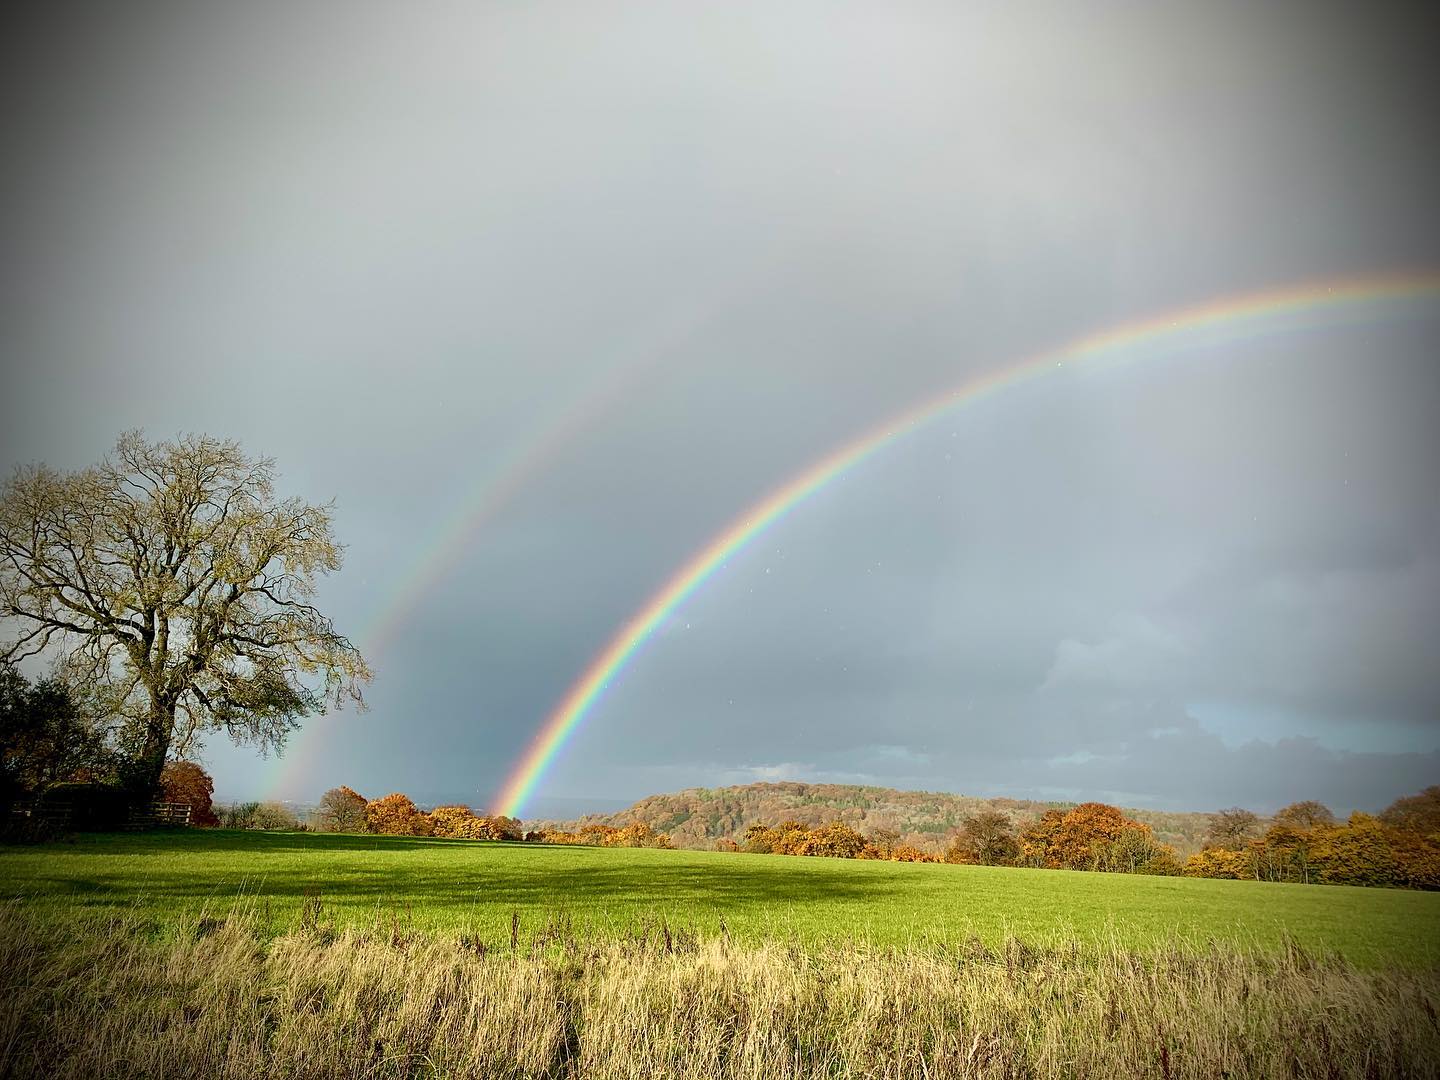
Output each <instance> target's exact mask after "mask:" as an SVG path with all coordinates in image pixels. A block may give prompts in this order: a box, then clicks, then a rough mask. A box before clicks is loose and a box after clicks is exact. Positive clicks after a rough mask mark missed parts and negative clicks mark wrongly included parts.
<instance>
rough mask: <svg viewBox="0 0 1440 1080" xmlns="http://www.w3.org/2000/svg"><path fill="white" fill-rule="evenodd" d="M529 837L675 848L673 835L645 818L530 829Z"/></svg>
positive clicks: (559, 841)
mask: <svg viewBox="0 0 1440 1080" xmlns="http://www.w3.org/2000/svg"><path fill="white" fill-rule="evenodd" d="M525 839H527V840H536V841H538V842H540V843H542V844H586V845H589V846H592V847H628V848H671V847H674V846H675V845H674V844H672V843H671V842H670V837H669V836H668V835H666V834H665V833H663V832H659V831H657V830H656V829H654V828H653V827H652V826H650V825H648V824H646V823H645V822H643V821H632V822H631V823H630V824H628V825H625V826H623V827H618V828H617V827H616V826H614V825H602V824H598V823H593V824H590V825H585V826H583V827H581V828H579V829H577V830H576V831H574V832H565V831H563V830H557V829H544V830H540V831H537V832H531V833H527V834H526V835H525Z"/></svg>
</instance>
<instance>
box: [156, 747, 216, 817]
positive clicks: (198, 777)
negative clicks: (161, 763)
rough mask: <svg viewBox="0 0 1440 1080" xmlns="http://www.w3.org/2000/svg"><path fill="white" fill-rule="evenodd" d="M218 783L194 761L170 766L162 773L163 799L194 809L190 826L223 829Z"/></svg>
mask: <svg viewBox="0 0 1440 1080" xmlns="http://www.w3.org/2000/svg"><path fill="white" fill-rule="evenodd" d="M214 795H215V781H213V780H211V779H210V774H209V773H207V772H206V771H205V770H204V769H202V768H201V767H200V766H199V765H196V764H195V763H194V762H193V761H171V762H167V763H166V765H165V768H164V769H163V770H161V772H160V798H161V799H163V800H164V801H165V802H174V803H184V804H186V805H187V806H189V807H190V824H192V825H219V824H220V819H219V817H217V816H216V814H215V805H214V802H213V798H214Z"/></svg>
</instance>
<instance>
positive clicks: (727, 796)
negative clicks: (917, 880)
mask: <svg viewBox="0 0 1440 1080" xmlns="http://www.w3.org/2000/svg"><path fill="white" fill-rule="evenodd" d="M1073 805H1075V804H1074V803H1062V802H1037V801H1035V800H1032V799H981V798H976V797H974V796H970V795H949V794H946V793H944V792H935V791H896V790H895V789H893V788H883V787H861V786H858V785H850V784H802V783H798V782H789V781H786V782H781V783H773V784H745V785H742V786H738V787H725V788H690V789H688V790H686V791H677V792H675V793H673V794H670V795H651V796H650V797H649V798H646V799H641V800H640V801H639V802H637V803H636V804H635V805H634V806H632V807H630V808H628V809H626V810H621V811H618V812H617V813H614V814H587V815H586V816H584V817H582V818H578V819H574V820H570V821H545V822H540V823H539V824H538V825H532V826H531V827H539V828H557V829H564V830H566V831H573V830H575V829H577V828H579V827H580V826H582V825H588V824H592V823H596V824H603V825H614V826H617V827H623V826H625V825H629V824H630V823H632V822H636V821H640V822H644V823H645V824H647V825H650V826H651V827H652V828H655V829H658V830H660V831H661V832H666V833H669V834H670V837H671V839H672V840H673V841H674V842H675V845H676V846H677V847H684V848H702V849H703V848H713V847H714V846H715V842H716V841H717V840H721V839H730V840H737V841H738V840H741V839H742V838H743V837H744V834H745V830H746V828H748V827H749V826H750V825H752V824H755V823H757V822H758V823H761V824H766V825H773V824H776V823H778V822H781V821H786V820H793V821H798V822H800V823H801V824H802V825H820V824H823V823H824V822H827V821H833V820H835V819H836V818H839V819H840V820H841V821H845V822H848V823H849V824H850V825H852V826H854V827H855V828H856V829H858V830H859V831H860V832H862V833H867V834H868V833H873V832H875V831H877V830H880V829H889V830H894V831H895V832H897V833H899V834H900V836H901V838H902V839H904V840H905V841H906V842H908V843H911V844H914V845H915V846H916V847H919V848H921V849H922V850H930V851H941V850H943V849H944V848H945V847H946V846H947V845H948V842H949V838H950V836H951V834H952V833H954V832H955V830H956V829H958V828H959V826H960V823H961V821H963V820H964V819H965V818H966V817H967V816H969V815H971V814H974V813H977V812H978V811H980V810H998V811H1000V812H1001V813H1003V814H1006V815H1008V816H1009V817H1010V818H1011V820H1013V821H1014V822H1015V824H1016V825H1017V826H1018V827H1024V826H1025V825H1026V824H1028V823H1029V822H1030V821H1032V820H1034V819H1035V818H1038V817H1039V816H1040V815H1041V814H1042V813H1043V812H1044V811H1046V810H1049V809H1052V808H1054V809H1065V808H1067V807H1070V806H1073ZM1125 812H1126V813H1127V814H1128V815H1130V816H1131V817H1133V818H1135V819H1136V820H1137V821H1143V822H1145V823H1146V824H1147V825H1149V826H1150V827H1151V828H1152V829H1154V830H1155V835H1156V836H1157V837H1158V838H1159V839H1160V840H1162V841H1164V842H1165V843H1167V844H1170V845H1172V846H1173V847H1175V848H1176V849H1177V850H1178V851H1179V852H1180V854H1181V855H1182V856H1183V855H1187V854H1189V853H1191V852H1193V851H1197V850H1199V848H1200V841H1201V838H1202V837H1203V836H1204V835H1205V830H1206V829H1207V828H1208V827H1209V824H1210V815H1209V814H1201V813H1184V814H1172V813H1164V812H1162V811H1158V810H1132V809H1126V810H1125Z"/></svg>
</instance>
